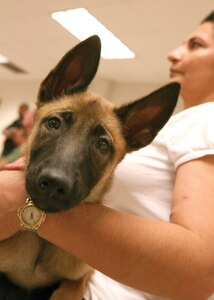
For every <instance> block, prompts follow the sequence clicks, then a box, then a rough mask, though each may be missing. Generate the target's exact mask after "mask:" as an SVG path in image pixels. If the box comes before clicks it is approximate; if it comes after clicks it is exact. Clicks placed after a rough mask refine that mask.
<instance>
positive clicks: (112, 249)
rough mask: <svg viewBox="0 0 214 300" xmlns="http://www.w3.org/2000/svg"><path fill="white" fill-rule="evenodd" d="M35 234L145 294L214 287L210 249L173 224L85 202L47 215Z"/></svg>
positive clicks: (191, 294) (178, 295)
mask: <svg viewBox="0 0 214 300" xmlns="http://www.w3.org/2000/svg"><path fill="white" fill-rule="evenodd" d="M38 234H39V235H40V236H41V237H43V238H45V239H47V240H49V241H50V242H52V243H54V244H56V245H58V246H59V247H61V248H63V249H65V250H67V251H68V252H69V253H71V254H72V255H75V256H77V257H78V258H80V259H82V260H83V261H85V262H86V263H88V264H90V265H91V266H93V267H94V268H95V269H98V270H99V271H101V272H103V273H105V274H107V275H109V276H110V277H112V278H114V279H116V280H118V281H120V282H122V283H124V284H127V285H129V286H132V287H134V288H137V289H140V290H145V291H146V292H149V293H153V294H158V295H162V296H165V297H170V298H173V299H188V300H189V299H205V298H206V297H207V296H208V295H207V294H206V293H209V292H210V293H211V292H212V288H213V286H214V277H213V274H211V273H210V271H211V267H210V266H211V261H210V258H211V253H209V251H205V250H206V248H205V246H204V243H203V240H201V238H200V237H199V236H198V235H196V234H194V233H192V232H191V231H189V230H187V229H185V228H182V227H180V226H178V225H175V224H171V223H164V222H159V221H152V220H146V219H144V218H141V217H137V216H133V215H129V214H126V213H121V212H116V211H113V210H111V209H109V208H107V207H104V206H101V205H98V204H86V205H81V206H79V207H77V208H74V209H72V210H70V211H68V212H63V213H60V214H53V215H48V216H47V219H46V222H45V223H44V224H43V225H42V226H41V228H40V229H39V231H38ZM212 261H213V259H212ZM204 297H205V298H204Z"/></svg>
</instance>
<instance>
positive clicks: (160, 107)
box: [116, 83, 180, 151]
mask: <svg viewBox="0 0 214 300" xmlns="http://www.w3.org/2000/svg"><path fill="white" fill-rule="evenodd" d="M179 91H180V84H178V83H170V84H168V85H166V86H164V87H162V88H160V89H158V90H157V91H155V92H153V93H152V94H150V95H148V96H146V97H144V98H142V99H140V100H137V101H135V102H133V103H131V104H128V105H125V106H122V107H120V108H118V109H116V114H117V116H118V117H119V119H120V121H121V123H122V130H123V135H124V137H125V139H126V142H127V147H128V151H133V150H138V149H140V148H142V147H145V146H146V145H148V144H149V143H151V141H152V140H153V139H154V138H155V136H156V135H157V133H158V132H159V130H160V129H161V128H162V127H163V126H164V125H165V123H166V122H167V121H168V119H169V118H170V116H171V115H172V113H173V110H174V108H175V106H176V103H177V99H178V95H179Z"/></svg>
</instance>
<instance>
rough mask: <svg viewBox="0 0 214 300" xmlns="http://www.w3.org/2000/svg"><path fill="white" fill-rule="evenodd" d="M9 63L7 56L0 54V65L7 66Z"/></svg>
mask: <svg viewBox="0 0 214 300" xmlns="http://www.w3.org/2000/svg"><path fill="white" fill-rule="evenodd" d="M8 62H9V59H8V58H7V57H6V56H3V55H1V54H0V64H6V63H8Z"/></svg>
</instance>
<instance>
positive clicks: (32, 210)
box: [18, 199, 46, 230]
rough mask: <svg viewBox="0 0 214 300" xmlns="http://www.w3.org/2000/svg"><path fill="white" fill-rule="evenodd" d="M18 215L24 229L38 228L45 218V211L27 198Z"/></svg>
mask: <svg viewBox="0 0 214 300" xmlns="http://www.w3.org/2000/svg"><path fill="white" fill-rule="evenodd" d="M18 217H19V219H20V221H21V226H22V227H23V228H24V229H30V230H37V229H38V228H39V226H40V225H41V224H42V223H43V222H44V220H45V217H46V215H45V212H43V211H42V210H40V209H39V208H37V207H36V206H34V204H33V202H32V201H31V200H29V199H27V202H26V203H25V205H24V206H23V207H21V208H20V209H19V210H18Z"/></svg>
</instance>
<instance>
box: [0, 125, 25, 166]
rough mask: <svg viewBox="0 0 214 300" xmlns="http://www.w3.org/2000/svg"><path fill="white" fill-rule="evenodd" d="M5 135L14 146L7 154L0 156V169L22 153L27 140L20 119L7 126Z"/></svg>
mask: <svg viewBox="0 0 214 300" xmlns="http://www.w3.org/2000/svg"><path fill="white" fill-rule="evenodd" d="M5 135H6V136H7V138H8V139H10V140H11V141H13V143H14V145H15V147H14V148H13V149H12V150H11V151H10V152H9V153H8V154H7V155H3V156H1V158H0V170H2V169H4V166H5V165H6V164H8V163H12V162H14V161H16V160H17V159H18V158H20V157H21V156H23V155H24V150H25V145H26V143H27V140H28V132H27V130H26V128H25V127H24V125H23V124H22V123H21V122H20V121H16V122H14V123H13V124H12V125H10V126H9V127H7V129H6V130H5Z"/></svg>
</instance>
